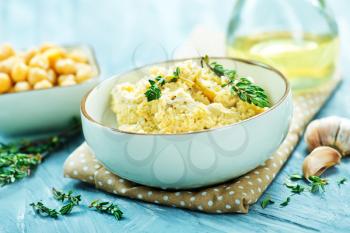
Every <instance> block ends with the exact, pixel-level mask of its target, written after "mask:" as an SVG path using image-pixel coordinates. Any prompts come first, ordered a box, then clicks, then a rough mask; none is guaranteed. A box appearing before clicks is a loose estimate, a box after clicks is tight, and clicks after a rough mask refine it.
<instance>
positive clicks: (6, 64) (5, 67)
mask: <svg viewBox="0 0 350 233" xmlns="http://www.w3.org/2000/svg"><path fill="white" fill-rule="evenodd" d="M17 61H18V59H17V58H16V57H9V58H7V59H5V60H2V61H0V72H3V73H7V74H11V71H12V67H13V66H14V64H15V63H16V62H17Z"/></svg>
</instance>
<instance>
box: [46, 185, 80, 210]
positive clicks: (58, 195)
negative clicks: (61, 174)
mask: <svg viewBox="0 0 350 233" xmlns="http://www.w3.org/2000/svg"><path fill="white" fill-rule="evenodd" d="M52 194H53V196H54V198H55V199H56V200H58V201H61V202H64V201H65V200H67V204H65V205H64V206H62V207H61V209H60V210H59V212H60V214H61V215H66V214H69V213H70V212H71V211H72V209H73V208H74V206H78V205H79V202H80V201H81V195H76V196H73V195H72V194H73V191H68V193H64V192H61V191H58V190H57V189H55V188H52Z"/></svg>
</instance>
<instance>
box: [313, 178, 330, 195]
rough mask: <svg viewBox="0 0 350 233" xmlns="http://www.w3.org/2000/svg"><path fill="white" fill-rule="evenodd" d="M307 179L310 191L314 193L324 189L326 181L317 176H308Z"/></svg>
mask: <svg viewBox="0 0 350 233" xmlns="http://www.w3.org/2000/svg"><path fill="white" fill-rule="evenodd" d="M309 181H310V182H311V190H310V192H312V193H316V192H319V191H321V190H322V191H323V192H324V191H325V186H326V185H328V181H327V180H326V179H323V178H321V177H319V176H310V177H309Z"/></svg>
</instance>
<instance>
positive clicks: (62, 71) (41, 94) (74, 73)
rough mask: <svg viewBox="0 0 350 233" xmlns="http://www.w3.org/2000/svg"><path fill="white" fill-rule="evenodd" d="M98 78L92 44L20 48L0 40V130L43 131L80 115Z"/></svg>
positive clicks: (21, 132)
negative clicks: (83, 101) (86, 98)
mask: <svg viewBox="0 0 350 233" xmlns="http://www.w3.org/2000/svg"><path fill="white" fill-rule="evenodd" d="M98 82H99V68H98V65H97V62H96V59H95V56H94V53H93V51H92V49H91V48H90V47H88V46H58V45H55V44H51V43H45V44H42V45H41V46H38V47H35V48H32V49H29V50H26V51H22V50H21V51H16V50H15V49H14V48H13V47H12V46H11V45H10V44H2V45H0V106H1V110H0V134H4V135H16V134H23V133H33V132H44V131H46V130H52V129H59V128H61V127H64V126H66V125H67V124H68V123H69V122H70V121H71V119H72V118H73V117H75V116H79V115H80V112H79V111H80V110H79V109H80V108H79V106H80V101H81V99H82V97H83V96H84V94H85V93H86V92H87V91H89V90H90V89H91V88H93V87H94V86H95V85H96V84H97V83H98Z"/></svg>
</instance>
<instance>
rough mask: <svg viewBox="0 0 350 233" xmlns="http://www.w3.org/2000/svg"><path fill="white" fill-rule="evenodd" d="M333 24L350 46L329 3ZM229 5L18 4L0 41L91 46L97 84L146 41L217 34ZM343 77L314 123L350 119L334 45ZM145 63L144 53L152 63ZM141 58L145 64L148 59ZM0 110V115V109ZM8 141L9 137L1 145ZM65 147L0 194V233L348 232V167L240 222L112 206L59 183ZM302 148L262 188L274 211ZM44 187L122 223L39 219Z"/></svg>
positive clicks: (72, 184)
mask: <svg viewBox="0 0 350 233" xmlns="http://www.w3.org/2000/svg"><path fill="white" fill-rule="evenodd" d="M330 3H331V4H332V7H333V9H334V10H335V11H336V16H337V18H338V20H339V25H340V32H341V36H342V39H343V41H349V40H350V33H349V32H348V28H349V22H350V16H349V15H348V12H347V9H348V5H349V3H348V1H346V0H339V1H332V2H330ZM231 6H232V1H231V0H225V1H220V4H219V3H218V1H214V0H208V1H200V0H191V1H185V0H183V1H182V0H178V1H161V0H152V1H141V0H133V1H121V0H118V1H112V0H102V1H93V0H78V1H69V0H53V1H45V0H32V1H28V0H18V1H9V0H4V1H0V40H1V41H11V42H14V43H15V44H16V45H18V46H20V47H24V46H29V45H32V44H36V43H40V42H42V41H46V40H53V41H56V42H58V43H69V42H84V43H89V44H91V45H93V46H94V47H95V49H96V52H97V56H98V60H99V61H100V64H101V68H102V70H103V77H108V76H110V75H112V74H114V73H117V72H121V71H124V70H126V69H128V68H131V67H132V66H134V65H135V62H134V60H133V59H132V53H133V51H134V50H135V48H136V47H137V46H138V45H139V44H140V43H142V42H144V41H155V40H156V41H160V42H161V44H162V46H163V47H164V48H165V49H166V51H167V52H168V53H171V51H172V50H173V49H174V48H176V46H178V45H179V44H180V43H181V42H182V40H183V39H184V38H186V36H188V34H189V33H190V31H191V30H192V29H193V28H194V27H195V26H196V25H198V24H200V23H211V24H214V25H217V27H218V29H219V30H225V27H226V23H227V19H228V16H229V14H230V11H231ZM342 46H343V47H342V60H341V61H342V69H343V74H344V78H345V81H344V83H343V84H342V86H341V87H340V89H339V90H338V92H337V93H336V94H335V95H334V96H333V97H332V98H331V99H330V101H329V102H328V103H327V105H326V106H325V108H324V109H323V110H322V111H321V112H320V113H319V114H318V116H317V117H323V116H328V115H334V114H335V115H341V116H347V117H349V116H350V106H349V105H350V104H349V103H350V94H349V91H348V87H349V84H350V80H349V75H348V73H349V72H350V67H349V66H348V65H347V64H348V62H349V59H350V56H349V54H350V45H349V44H348V43H344V44H342ZM151 55H152V54H151ZM151 55H147V56H149V57H150V58H152V59H153V58H154V57H152V56H151ZM0 107H1V106H0ZM0 139H1V141H3V140H10V138H1V137H0ZM82 140H83V139H82V137H80V138H77V139H76V140H74V141H72V142H71V143H70V144H69V145H68V146H67V147H66V148H64V149H63V150H61V151H59V152H57V153H54V154H52V155H51V156H50V157H48V158H47V160H45V161H44V163H43V164H42V165H40V166H39V168H38V169H37V170H36V171H35V173H34V174H33V175H32V176H31V177H30V178H27V179H25V180H23V181H20V182H18V183H15V184H13V185H9V186H5V187H3V188H0V233H7V232H11V233H12V232H38V233H40V232H43V233H44V232H45V233H46V232H87V233H89V232H112V231H113V232H152V233H154V232H165V231H166V232H168V233H171V232H176V233H178V232H348V231H349V230H348V229H349V227H350V220H349V215H350V212H349V211H348V210H349V207H350V199H349V198H348V197H349V196H350V189H349V188H348V185H350V184H346V185H345V186H344V187H343V188H338V187H337V186H336V185H335V184H334V181H335V180H336V179H337V178H338V177H339V176H345V177H348V178H350V169H349V166H350V161H348V160H346V159H344V161H343V163H342V164H341V165H339V166H338V168H337V169H333V170H332V171H330V172H328V174H327V175H328V176H329V178H330V180H331V181H332V184H331V185H330V186H329V187H327V190H328V191H327V192H326V193H325V194H323V195H321V196H318V195H312V194H305V195H300V196H297V195H296V196H293V199H292V201H291V203H290V205H288V206H287V207H285V208H280V207H279V206H278V205H277V204H275V205H272V206H270V207H269V208H266V209H264V210H262V209H261V207H260V206H259V205H254V206H253V207H252V208H251V211H250V212H249V214H247V215H241V214H225V215H209V214H203V213H199V212H191V211H185V210H181V209H175V208H169V207H162V206H157V205H152V204H148V203H142V202H138V201H131V200H128V199H126V198H120V197H115V196H112V195H109V194H106V193H103V192H100V191H97V190H96V189H94V188H93V187H91V186H88V185H85V184H82V183H80V182H77V181H73V180H71V179H68V178H63V177H62V173H63V171H62V164H63V162H64V160H65V158H66V157H67V155H68V154H69V153H70V152H71V151H73V150H74V149H75V147H76V146H77V145H79V144H80V143H81V142H82ZM305 148H306V147H305V143H303V142H302V143H300V144H299V145H298V147H297V148H296V150H295V151H294V153H293V155H292V157H291V158H290V160H289V161H288V163H287V164H286V165H285V167H284V168H283V170H282V172H281V173H280V174H279V175H278V176H277V177H276V179H275V181H274V182H273V184H272V185H271V186H270V187H269V188H268V190H267V191H266V193H265V195H271V196H272V198H273V199H274V200H276V201H277V202H280V201H282V200H283V199H284V198H285V197H286V196H287V195H288V194H289V192H288V190H286V189H285V188H284V187H283V182H284V179H285V177H286V176H287V175H288V174H291V173H294V172H298V171H300V167H301V163H302V160H303V157H304V156H305V153H306V152H305ZM51 187H57V188H61V189H65V190H69V189H74V190H77V191H79V192H80V193H81V194H82V196H83V197H84V203H85V204H86V203H88V200H92V199H97V198H99V199H108V200H113V201H116V202H117V203H118V204H119V205H120V207H121V208H122V209H123V211H124V212H125V218H124V219H123V220H122V221H119V222H117V221H115V220H114V219H113V218H112V217H110V216H105V215H101V214H99V213H96V212H93V211H86V209H84V208H83V209H81V210H79V211H77V212H75V211H74V214H72V216H70V217H62V218H60V219H59V220H56V221H53V220H51V219H45V218H41V217H38V216H37V215H35V214H34V213H33V211H32V210H31V208H30V207H29V203H30V202H33V201H38V200H41V199H42V200H45V201H47V202H48V203H49V204H51V205H55V204H56V202H55V201H54V200H52V199H50V198H48V197H49V196H51V195H50V189H51Z"/></svg>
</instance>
